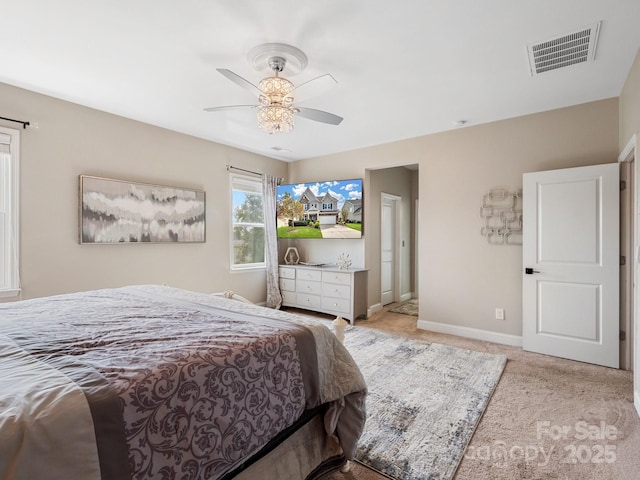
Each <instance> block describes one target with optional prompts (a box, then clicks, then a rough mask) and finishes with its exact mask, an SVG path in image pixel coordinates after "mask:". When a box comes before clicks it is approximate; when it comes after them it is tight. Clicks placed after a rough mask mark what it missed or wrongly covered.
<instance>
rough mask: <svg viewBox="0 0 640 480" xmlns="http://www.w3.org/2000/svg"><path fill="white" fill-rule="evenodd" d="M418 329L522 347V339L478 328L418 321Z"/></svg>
mask: <svg viewBox="0 0 640 480" xmlns="http://www.w3.org/2000/svg"><path fill="white" fill-rule="evenodd" d="M418 328H419V329H421V330H431V331H432V332H437V333H446V334H449V335H457V336H459V337H466V338H474V339H476V340H483V341H485V342H493V343H500V344H502V345H511V346H512V347H522V337H520V336H518V335H510V334H508V333H498V332H490V331H488V330H480V329H478V328H470V327H461V326H460V325H447V324H446V323H438V322H430V321H428V320H418Z"/></svg>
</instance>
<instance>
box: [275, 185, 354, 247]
mask: <svg viewBox="0 0 640 480" xmlns="http://www.w3.org/2000/svg"><path fill="white" fill-rule="evenodd" d="M362 207H363V204H362V179H352V180H330V181H326V182H309V183H295V184H289V185H280V186H279V187H278V205H277V222H278V238H362V234H363V224H362V222H363V220H364V215H363V212H362Z"/></svg>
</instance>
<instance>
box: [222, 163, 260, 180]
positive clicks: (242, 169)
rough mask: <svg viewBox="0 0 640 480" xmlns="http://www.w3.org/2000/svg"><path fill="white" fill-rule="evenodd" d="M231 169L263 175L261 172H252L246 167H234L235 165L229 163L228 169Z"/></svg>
mask: <svg viewBox="0 0 640 480" xmlns="http://www.w3.org/2000/svg"><path fill="white" fill-rule="evenodd" d="M229 170H238V171H239V172H245V173H250V174H252V175H258V176H260V177H261V176H262V174H261V173H260V172H252V171H251V170H245V169H244V168H239V167H234V166H233V165H229V164H227V171H229Z"/></svg>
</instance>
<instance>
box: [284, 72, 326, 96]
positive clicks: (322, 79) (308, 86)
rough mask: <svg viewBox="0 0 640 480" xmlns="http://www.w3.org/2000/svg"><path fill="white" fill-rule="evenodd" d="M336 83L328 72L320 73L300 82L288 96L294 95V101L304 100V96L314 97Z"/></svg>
mask: <svg viewBox="0 0 640 480" xmlns="http://www.w3.org/2000/svg"><path fill="white" fill-rule="evenodd" d="M337 84H338V82H337V81H336V79H335V78H333V77H332V76H331V75H330V74H328V73H327V74H325V75H321V76H319V77H316V78H314V79H311V80H309V81H308V82H304V83H301V84H300V85H298V86H297V87H296V88H294V89H293V91H292V92H291V93H290V94H289V95H288V96H289V97H295V99H296V101H297V102H299V101H300V100H304V99H305V98H311V97H315V96H317V95H321V94H323V93H324V92H326V91H327V90H329V89H330V88H331V87H335V86H336V85H337Z"/></svg>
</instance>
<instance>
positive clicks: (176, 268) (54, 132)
mask: <svg viewBox="0 0 640 480" xmlns="http://www.w3.org/2000/svg"><path fill="white" fill-rule="evenodd" d="M0 112H1V113H0V116H3V117H9V118H17V119H20V120H27V121H31V122H37V123H38V124H39V128H37V129H36V128H27V129H26V130H23V131H22V133H21V135H22V137H21V149H22V150H21V185H20V186H21V212H20V213H21V232H20V235H21V241H20V248H21V269H20V270H21V280H22V288H23V294H22V298H31V297H38V296H43V295H49V294H56V293H63V292H71V291H78V290H89V289H94V288H104V287H115V286H121V285H127V284H140V283H166V284H168V285H172V286H176V287H182V288H188V289H192V290H197V291H221V290H226V289H231V290H234V291H236V292H238V293H240V294H241V295H243V296H246V297H248V298H250V299H252V300H255V301H263V300H264V298H265V295H266V294H265V274H264V271H254V272H251V273H233V274H232V273H230V271H229V254H228V252H229V224H230V191H229V181H228V174H227V172H226V168H225V165H226V164H227V163H230V164H232V165H235V166H239V167H242V168H246V169H249V170H255V171H260V172H268V173H272V174H274V175H278V176H283V177H284V176H286V172H287V164H286V163H284V162H280V161H277V160H273V159H268V158H265V157H261V156H259V155H254V154H252V153H248V152H244V151H241V150H237V149H234V148H230V147H226V146H223V145H219V144H216V143H212V142H208V141H205V140H201V139H197V138H194V137H190V136H187V135H183V134H179V133H176V132H171V131H168V130H164V129H161V128H158V127H154V126H151V125H147V124H143V123H140V122H136V121H132V120H128V119H125V118H122V117H118V116H115V115H110V114H108V113H104V112H100V111H97V110H92V109H89V108H85V107H81V106H79V105H76V104H72V103H69V102H64V101H61V100H57V99H54V98H51V97H47V96H43V95H39V94H36V93H33V92H29V91H26V90H22V89H18V88H14V87H11V86H8V85H4V84H0ZM0 125H2V126H6V127H10V128H20V126H18V127H16V124H13V123H8V122H0ZM80 174H87V175H97V176H104V177H110V178H116V179H124V180H131V181H137V182H145V183H155V184H162V185H173V186H180V187H187V188H196V189H201V190H205V191H206V194H207V203H206V209H207V210H206V230H207V232H206V234H207V241H206V243H203V244H171V245H167V244H164V245H160V244H158V245H139V244H125V245H79V244H78V175H80Z"/></svg>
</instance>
